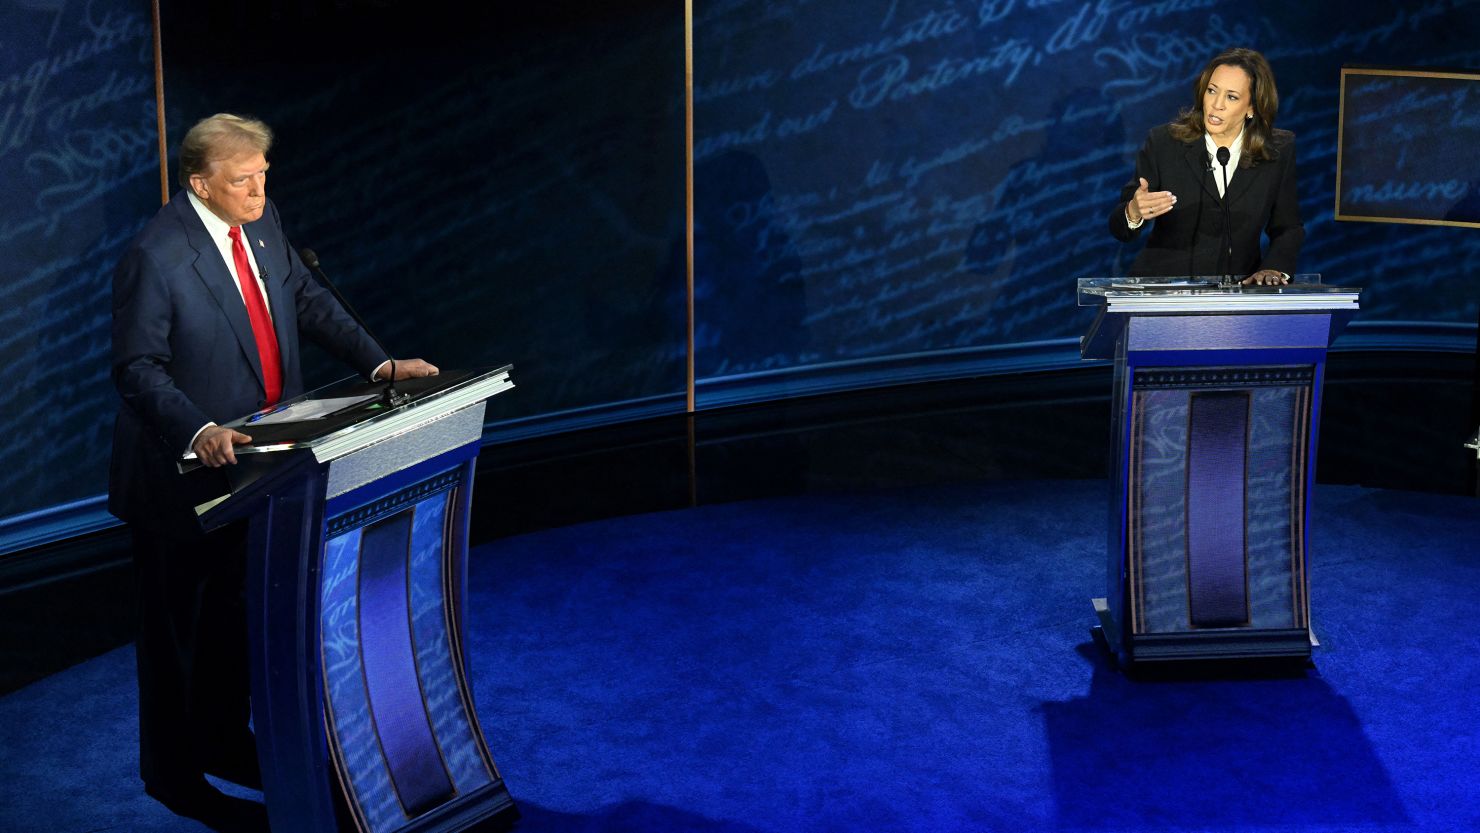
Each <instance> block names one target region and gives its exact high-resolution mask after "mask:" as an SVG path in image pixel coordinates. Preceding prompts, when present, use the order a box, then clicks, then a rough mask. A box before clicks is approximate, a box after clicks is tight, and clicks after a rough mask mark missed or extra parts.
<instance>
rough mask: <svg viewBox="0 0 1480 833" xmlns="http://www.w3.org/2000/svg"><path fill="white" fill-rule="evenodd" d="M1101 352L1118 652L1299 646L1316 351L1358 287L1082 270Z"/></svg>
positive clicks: (1104, 624)
mask: <svg viewBox="0 0 1480 833" xmlns="http://www.w3.org/2000/svg"><path fill="white" fill-rule="evenodd" d="M1078 290H1079V303H1080V305H1081V306H1092V307H1094V308H1095V313H1096V314H1095V320H1094V323H1093V324H1092V325H1091V326H1090V330H1089V332H1088V333H1087V334H1086V335H1085V336H1084V337H1083V339H1082V340H1081V342H1080V353H1081V355H1082V356H1083V357H1084V358H1086V359H1113V360H1114V361H1115V383H1114V384H1115V388H1114V394H1113V397H1112V399H1113V405H1112V407H1113V415H1112V431H1113V434H1114V436H1113V440H1112V443H1111V449H1112V451H1111V467H1112V471H1111V476H1110V481H1111V507H1110V508H1111V512H1110V523H1109V537H1110V540H1109V565H1108V570H1107V578H1108V587H1107V590H1106V596H1105V597H1104V598H1102V599H1095V600H1094V606H1095V610H1096V613H1097V615H1098V619H1099V622H1100V626H1101V628H1102V632H1103V634H1104V636H1105V639H1106V642H1107V643H1108V644H1109V647H1110V649H1111V651H1113V652H1114V653H1115V654H1116V656H1117V658H1118V659H1119V660H1120V661H1121V663H1122V664H1128V663H1142V662H1149V661H1165V660H1217V659H1231V658H1263V657H1292V658H1299V657H1306V658H1308V657H1309V656H1310V651H1311V644H1312V641H1313V640H1312V635H1311V630H1310V604H1309V600H1308V596H1307V581H1306V569H1305V565H1306V536H1307V531H1308V529H1309V521H1310V513H1309V502H1308V497H1309V494H1310V488H1311V486H1312V485H1313V484H1314V482H1315V459H1316V439H1317V437H1316V434H1317V428H1318V426H1319V425H1320V415H1321V383H1322V378H1323V376H1324V373H1325V365H1326V348H1327V347H1329V346H1330V344H1331V341H1332V340H1333V339H1334V338H1335V337H1336V335H1337V334H1338V333H1339V332H1340V331H1341V329H1342V328H1343V327H1344V326H1345V325H1346V323H1347V321H1349V320H1350V319H1351V317H1352V316H1353V315H1355V314H1356V311H1357V301H1358V296H1359V294H1360V290H1356V289H1347V288H1341V287H1333V286H1326V285H1325V284H1322V283H1321V282H1320V276H1319V275H1298V276H1296V278H1295V280H1294V282H1292V283H1291V284H1290V285H1288V286H1267V287H1261V286H1239V285H1233V286H1220V285H1219V284H1218V281H1217V279H1216V278H1214V279H1208V280H1202V279H1178V280H1173V279H1153V278H1141V279H1137V278H1086V279H1082V280H1080V281H1079V287H1078Z"/></svg>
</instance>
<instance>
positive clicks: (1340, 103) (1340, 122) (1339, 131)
mask: <svg viewBox="0 0 1480 833" xmlns="http://www.w3.org/2000/svg"><path fill="white" fill-rule="evenodd" d="M1346 74H1347V69H1346V67H1342V68H1341V86H1340V87H1338V88H1337V92H1336V195H1335V200H1336V207H1335V210H1334V212H1333V214H1332V219H1336V220H1340V219H1342V216H1341V154H1342V149H1343V148H1344V147H1345V146H1346V145H1345V139H1346Z"/></svg>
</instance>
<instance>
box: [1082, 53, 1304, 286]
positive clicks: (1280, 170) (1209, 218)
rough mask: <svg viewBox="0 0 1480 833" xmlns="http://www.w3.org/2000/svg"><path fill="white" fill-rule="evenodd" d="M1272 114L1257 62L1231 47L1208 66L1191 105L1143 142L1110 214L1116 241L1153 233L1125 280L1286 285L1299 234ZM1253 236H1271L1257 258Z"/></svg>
mask: <svg viewBox="0 0 1480 833" xmlns="http://www.w3.org/2000/svg"><path fill="white" fill-rule="evenodd" d="M1278 110H1279V93H1278V92H1277V91H1276V89H1275V83H1274V72H1273V70H1271V69H1270V68H1269V62H1268V61H1266V60H1265V59H1264V56H1263V55H1260V54H1259V53H1258V52H1255V51H1254V50H1252V49H1229V50H1227V51H1226V52H1224V53H1222V54H1221V55H1219V56H1218V57H1216V58H1214V59H1213V60H1211V61H1209V62H1208V65H1207V66H1206V67H1205V68H1204V69H1203V71H1202V73H1201V74H1200V75H1199V76H1198V79H1197V86H1196V87H1195V88H1194V90H1193V103H1192V106H1191V107H1190V108H1188V109H1186V110H1184V111H1182V113H1181V115H1179V116H1178V117H1177V119H1176V120H1175V121H1173V122H1171V123H1170V124H1164V125H1161V126H1159V127H1156V128H1154V129H1152V131H1151V134H1150V135H1149V136H1147V137H1146V144H1144V145H1142V146H1141V151H1140V153H1139V154H1137V156H1136V175H1135V177H1134V178H1133V179H1132V180H1131V181H1130V182H1129V183H1127V184H1126V186H1125V187H1124V188H1123V189H1121V193H1120V202H1119V203H1117V204H1116V206H1115V210H1114V211H1112V212H1110V233H1111V234H1113V235H1115V237H1116V239H1118V240H1121V241H1122V242H1127V243H1128V242H1130V241H1132V240H1135V239H1136V237H1137V236H1138V235H1140V234H1141V232H1142V230H1143V229H1144V227H1145V226H1146V224H1148V223H1149V224H1150V226H1151V238H1150V239H1149V240H1148V241H1147V242H1146V248H1144V249H1142V250H1141V253H1140V254H1139V255H1137V256H1136V260H1135V263H1133V264H1132V265H1131V274H1132V275H1135V276H1141V277H1173V276H1192V275H1225V274H1229V275H1234V276H1237V277H1243V282H1244V283H1246V284H1284V283H1288V282H1289V276H1290V275H1291V274H1293V273H1294V272H1295V262H1296V259H1297V258H1298V257H1299V254H1300V244H1301V242H1302V241H1303V240H1304V239H1305V227H1304V225H1302V224H1301V221H1300V204H1299V199H1298V198H1297V195H1296V192H1295V134H1293V133H1291V132H1290V131H1288V130H1276V129H1275V127H1274V117H1275V113H1276V112H1277V111H1278ZM1220 158H1226V164H1221V163H1220V161H1219V160H1220ZM1225 173H1226V175H1227V193H1226V195H1225V194H1224V182H1223V178H1224V175H1225ZM1225 218H1226V221H1225ZM1225 228H1226V232H1227V233H1226V234H1225ZM1261 232H1263V233H1265V234H1267V235H1268V236H1269V248H1268V249H1267V250H1265V251H1264V252H1263V253H1262V254H1261V253H1260V250H1259V242H1260V241H1259V237H1260V233H1261ZM1245 276H1246V277H1245Z"/></svg>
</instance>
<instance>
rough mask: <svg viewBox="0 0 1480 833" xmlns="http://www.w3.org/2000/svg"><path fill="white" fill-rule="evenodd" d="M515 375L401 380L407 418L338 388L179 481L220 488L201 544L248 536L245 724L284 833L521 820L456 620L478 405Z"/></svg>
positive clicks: (371, 392) (288, 405)
mask: <svg viewBox="0 0 1480 833" xmlns="http://www.w3.org/2000/svg"><path fill="white" fill-rule="evenodd" d="M509 371H510V369H509V368H508V367H504V368H500V369H498V370H488V371H453V372H443V373H442V374H440V375H438V376H433V377H429V378H426V379H415V380H408V381H405V382H399V383H397V387H398V388H399V389H400V392H401V393H402V394H405V395H407V396H409V401H408V402H404V403H401V404H396V405H391V404H387V403H385V402H383V401H381V400H380V399H379V398H378V397H377V396H376V394H377V393H378V392H379V390H380V389H381V388H383V387H384V385H383V383H379V384H375V385H371V384H367V383H364V382H354V381H347V382H341V383H337V384H335V385H330V386H328V387H326V388H321V389H319V390H316V391H313V392H310V393H308V394H305V395H303V396H300V397H296V398H294V399H292V400H289V401H285V402H283V403H281V404H279V405H278V406H276V407H275V408H273V409H271V410H270V411H268V412H263V413H258V414H252V415H250V416H247V417H243V418H242V419H240V420H237V421H235V422H233V423H229V424H230V425H231V426H233V427H238V428H240V430H242V431H243V432H244V433H247V434H249V435H250V436H251V437H252V440H253V442H252V444H251V445H249V446H243V447H240V448H238V449H237V455H238V457H237V459H238V463H237V465H236V466H226V467H222V468H221V469H212V470H205V469H197V470H196V471H192V472H188V473H187V474H186V475H185V476H186V477H193V476H200V477H202V478H205V477H209V478H210V479H202V481H201V482H209V483H214V484H216V488H214V489H212V490H211V491H216V490H218V489H220V487H221V485H222V480H221V476H222V475H223V474H224V475H225V477H226V478H227V480H226V482H225V483H224V486H225V489H226V493H225V494H218V495H216V496H214V497H212V498H211V499H209V500H206V501H203V502H201V503H200V504H199V505H198V506H197V507H196V512H197V514H198V515H199V517H200V521H201V524H202V526H203V527H205V528H206V529H208V530H209V529H214V528H218V527H220V526H222V525H224V524H227V523H232V522H237V521H241V520H244V519H247V520H248V521H249V524H250V527H249V528H250V531H249V533H248V542H249V555H248V568H247V610H248V617H249V622H248V640H249V650H250V655H251V656H250V665H251V673H252V723H253V730H254V732H255V734H256V737H257V752H258V758H259V761H260V763H261V766H262V780H263V793H264V796H265V799H266V803H267V812H268V819H269V822H270V823H271V826H272V829H273V831H275V833H286V832H287V831H305V833H306V832H307V831H316V832H321V831H333V830H341V829H347V830H354V829H357V830H360V831H365V833H400V832H401V831H415V833H426V832H427V831H439V832H440V831H455V830H467V829H470V828H474V827H477V828H479V829H482V828H484V827H498V826H502V825H506V824H508V823H512V821H513V820H514V819H515V818H517V816H518V813H517V810H516V809H515V807H514V803H513V800H512V799H511V798H510V797H509V793H508V790H507V789H506V788H505V787H504V783H503V779H502V778H501V777H500V775H499V773H498V770H497V769H496V768H495V767H494V763H493V758H492V757H491V756H490V754H489V752H488V747H487V743H486V742H485V741H484V737H483V732H482V730H481V728H480V727H479V724H478V718H477V715H476V714H475V712H474V710H473V697H472V692H471V690H470V688H469V683H468V672H467V660H466V657H465V655H464V653H463V651H464V646H465V645H466V644H467V643H466V639H465V637H464V630H463V628H464V624H463V616H462V611H463V601H464V597H465V593H466V589H465V588H466V582H465V580H464V579H465V576H466V569H467V549H468V512H469V508H470V505H471V497H472V490H473V471H474V466H475V461H476V458H477V456H478V449H479V446H480V440H481V438H482V434H483V412H484V404H485V400H486V399H488V398H489V397H491V396H493V395H494V394H497V393H500V392H502V391H504V390H507V389H509V388H511V387H513V382H512V381H511V380H510V378H509ZM189 467H190V464H189V463H184V464H182V470H183V469H188V468H189ZM196 488H201V487H196ZM206 494H209V492H207V493H206ZM203 496H205V495H203Z"/></svg>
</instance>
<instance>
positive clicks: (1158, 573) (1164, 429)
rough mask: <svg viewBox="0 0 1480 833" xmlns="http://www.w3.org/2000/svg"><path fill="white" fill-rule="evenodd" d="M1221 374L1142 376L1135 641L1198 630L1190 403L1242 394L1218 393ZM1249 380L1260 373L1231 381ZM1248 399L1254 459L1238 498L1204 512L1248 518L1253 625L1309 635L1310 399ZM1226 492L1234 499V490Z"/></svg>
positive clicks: (1137, 417) (1135, 443)
mask: <svg viewBox="0 0 1480 833" xmlns="http://www.w3.org/2000/svg"><path fill="white" fill-rule="evenodd" d="M1232 371H1236V372H1232ZM1216 372H1217V371H1216V369H1212V370H1209V369H1203V370H1199V371H1193V372H1181V371H1176V370H1168V369H1165V368H1163V369H1148V370H1143V371H1141V375H1139V376H1138V386H1141V385H1144V386H1145V387H1143V389H1140V390H1137V391H1136V392H1135V394H1134V402H1133V405H1132V414H1133V416H1132V418H1133V422H1132V427H1131V443H1132V445H1131V448H1132V454H1131V471H1130V480H1131V483H1130V486H1131V495H1130V499H1131V506H1130V528H1129V533H1130V540H1129V550H1130V552H1129V565H1128V566H1129V569H1130V571H1131V576H1130V579H1131V586H1132V592H1131V595H1130V599H1129V602H1130V618H1131V630H1132V632H1133V633H1147V634H1154V633H1174V632H1180V631H1188V630H1193V629H1196V628H1197V627H1198V622H1196V621H1195V615H1194V608H1195V607H1196V604H1195V600H1194V599H1193V598H1192V594H1193V592H1194V588H1195V581H1194V580H1193V579H1194V576H1192V575H1191V573H1192V570H1191V567H1190V562H1191V560H1192V556H1193V555H1194V553H1193V552H1192V550H1193V549H1194V547H1192V546H1191V544H1192V542H1191V541H1190V540H1189V532H1190V531H1191V530H1192V529H1193V528H1194V527H1195V526H1196V525H1195V524H1193V523H1192V520H1191V519H1192V517H1193V516H1194V515H1196V514H1197V512H1195V511H1189V510H1190V509H1193V508H1194V507H1193V506H1192V505H1191V503H1190V500H1191V499H1192V497H1193V495H1192V492H1195V491H1196V488H1195V486H1196V484H1195V483H1194V482H1193V481H1195V479H1196V478H1195V477H1193V474H1194V473H1193V472H1191V471H1190V469H1189V462H1188V461H1189V457H1191V456H1192V454H1193V451H1194V449H1193V442H1192V437H1191V432H1190V430H1189V428H1190V425H1191V421H1192V414H1191V402H1192V399H1193V397H1194V395H1199V389H1200V388H1201V389H1202V390H1209V389H1211V390H1215V391H1220V392H1221V391H1227V390H1229V389H1231V388H1235V387H1242V386H1233V385H1230V386H1227V387H1222V388H1220V387H1219V386H1218V385H1217V384H1216V383H1210V381H1209V377H1208V374H1209V373H1216ZM1301 372H1308V371H1299V372H1297V371H1294V370H1292V369H1289V368H1275V369H1271V371H1270V372H1269V373H1268V374H1267V375H1269V376H1270V378H1273V379H1278V380H1281V381H1287V380H1288V379H1289V377H1290V375H1291V374H1292V373H1296V375H1299V374H1300V373H1301ZM1250 373H1253V374H1255V375H1258V373H1259V371H1258V370H1257V369H1252V370H1251V369H1249V368H1243V369H1231V375H1233V376H1240V377H1243V378H1247V377H1248V376H1249V375H1250ZM1153 379H1154V381H1152V380H1153ZM1179 379H1184V380H1192V379H1195V380H1197V381H1198V382H1199V384H1198V385H1197V386H1194V385H1192V384H1189V383H1187V382H1185V381H1184V382H1182V383H1181V385H1179V382H1178V380H1179ZM1158 384H1161V385H1164V387H1157V386H1156V385H1158ZM1182 385H1185V386H1182ZM1246 391H1247V395H1248V397H1249V414H1248V424H1247V446H1246V447H1245V448H1244V453H1245V454H1246V455H1247V457H1246V460H1245V461H1244V464H1243V465H1242V466H1239V467H1237V468H1238V469H1239V474H1240V482H1239V484H1238V488H1237V489H1236V491H1237V492H1238V494H1230V495H1229V496H1228V497H1227V498H1220V497H1217V496H1216V495H1215V496H1209V495H1206V494H1204V495H1200V496H1197V497H1196V502H1197V503H1198V506H1199V507H1201V510H1202V511H1203V512H1204V513H1205V514H1208V515H1209V516H1210V517H1212V516H1219V515H1221V514H1237V515H1239V516H1241V517H1242V518H1243V523H1244V525H1245V528H1244V530H1243V533H1244V534H1243V546H1244V551H1243V554H1242V555H1243V563H1242V564H1240V565H1235V566H1239V567H1242V568H1243V570H1244V571H1246V576H1247V579H1246V580H1247V588H1248V589H1247V603H1248V611H1247V622H1248V625H1249V626H1252V627H1254V628H1292V627H1303V626H1304V624H1305V619H1304V598H1303V593H1302V590H1301V588H1302V587H1303V586H1304V576H1303V574H1302V569H1303V568H1302V566H1301V565H1302V564H1303V551H1302V550H1303V544H1302V534H1303V519H1302V517H1301V515H1300V512H1301V511H1302V507H1303V506H1304V501H1303V499H1301V496H1300V495H1299V494H1297V490H1298V489H1299V488H1300V484H1301V483H1302V482H1303V481H1304V478H1305V471H1306V462H1305V456H1304V455H1305V453H1306V446H1307V442H1308V429H1309V426H1308V424H1307V422H1306V421H1305V416H1304V415H1305V414H1307V413H1308V411H1309V408H1310V397H1311V389H1310V387H1309V386H1306V385H1299V384H1269V385H1263V386H1257V385H1256V386H1253V387H1249V388H1246ZM1239 430H1240V431H1243V430H1244V429H1242V428H1241V429H1239ZM1245 474H1246V478H1245V477H1244V475H1245ZM1245 489H1246V490H1247V492H1246V494H1247V495H1248V499H1247V500H1246V501H1245V500H1243V497H1244V494H1245V491H1244V490H1245ZM1226 491H1235V489H1234V486H1232V485H1230V486H1228V487H1227V489H1226ZM1234 537H1237V536H1234ZM1243 583H1244V582H1243V581H1239V582H1236V584H1243ZM1241 596H1242V594H1241ZM1240 604H1242V601H1240ZM1238 618H1239V619H1240V620H1242V619H1243V617H1242V616H1240V617H1238Z"/></svg>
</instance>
